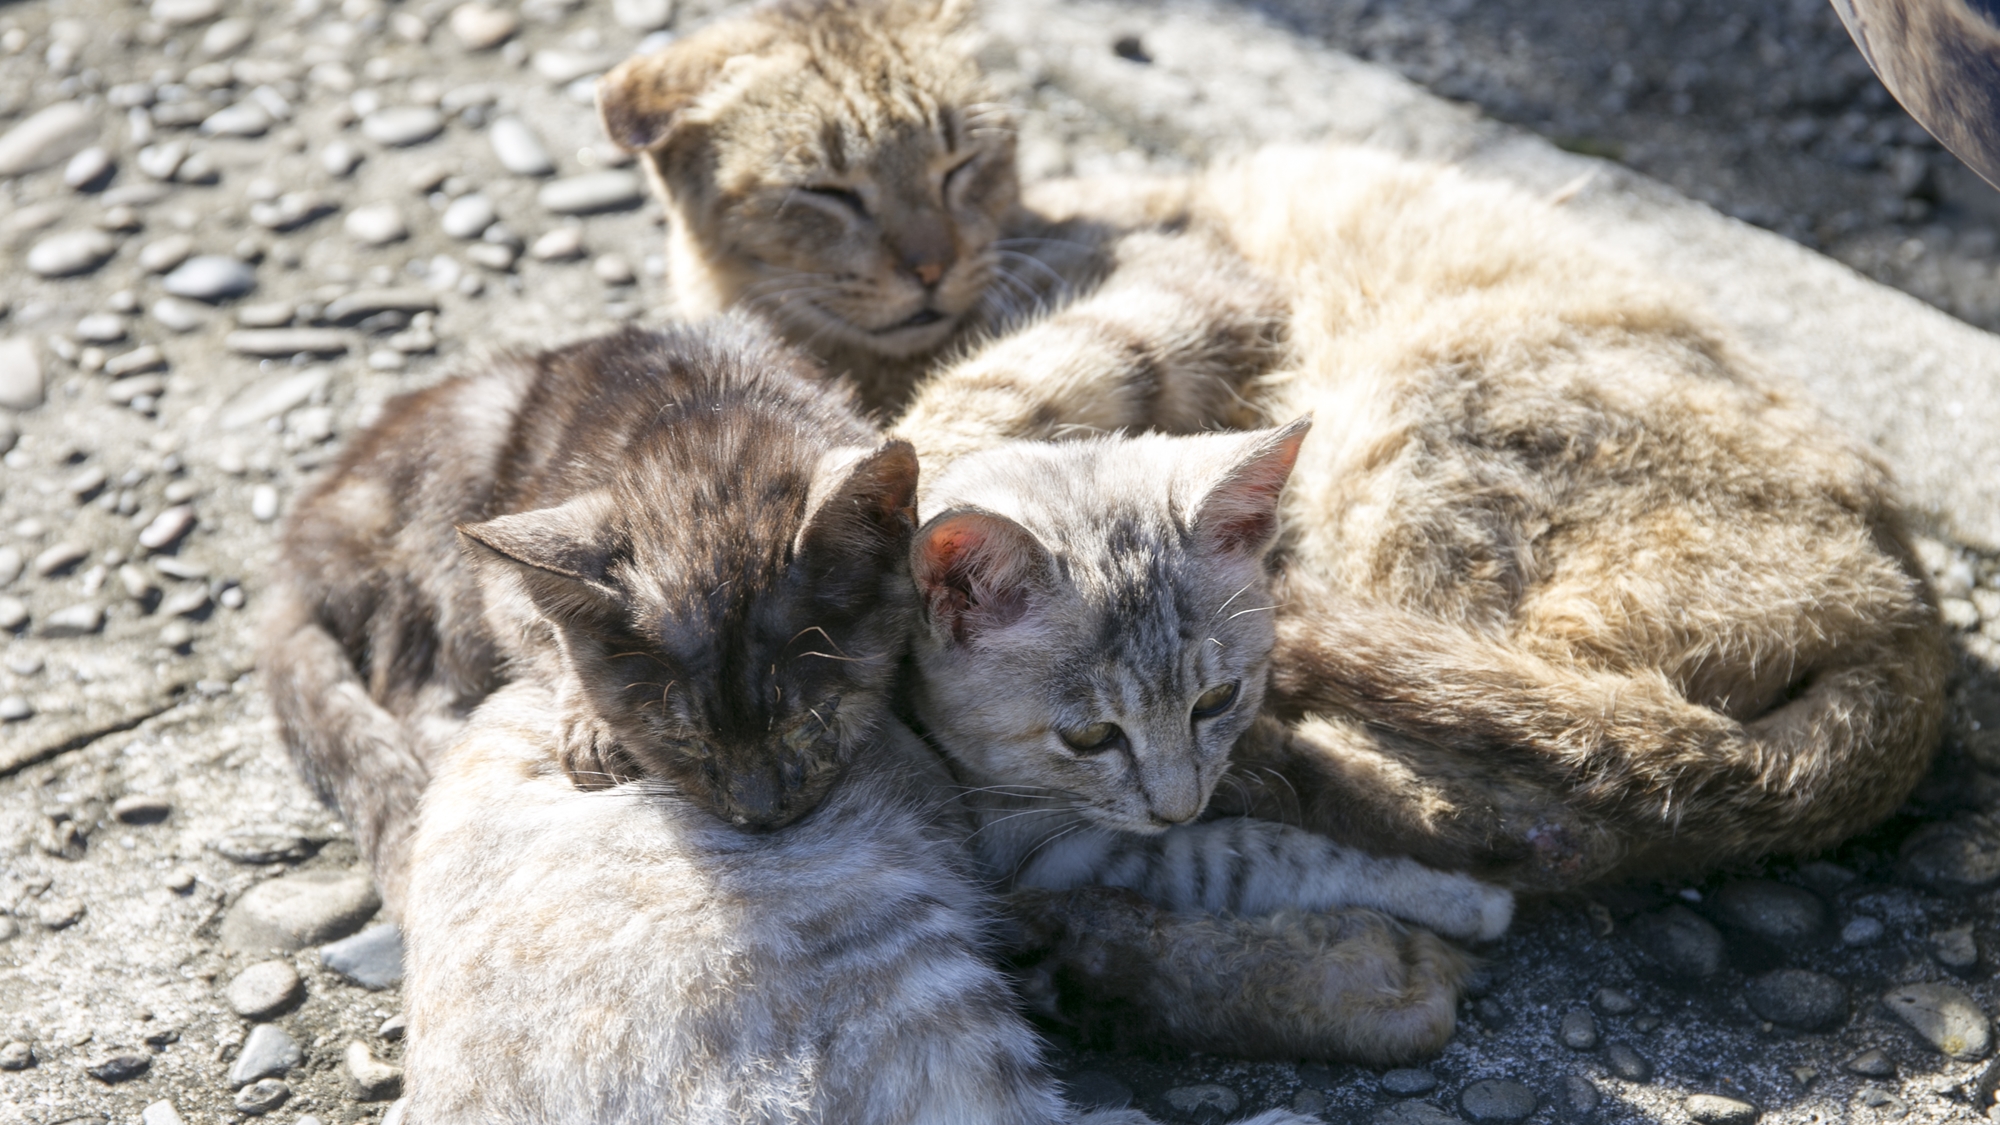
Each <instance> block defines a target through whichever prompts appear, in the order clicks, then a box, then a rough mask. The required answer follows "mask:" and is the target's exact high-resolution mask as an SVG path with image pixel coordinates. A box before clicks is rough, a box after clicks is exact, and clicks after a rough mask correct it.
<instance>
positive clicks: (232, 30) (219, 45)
mask: <svg viewBox="0 0 2000 1125" xmlns="http://www.w3.org/2000/svg"><path fill="white" fill-rule="evenodd" d="M256 34H257V25H256V24H254V23H251V22H250V21H249V20H246V19H241V18H230V19H226V20H217V21H216V22H215V23H213V24H210V25H209V28H208V30H207V31H205V32H203V33H202V36H201V53H202V54H204V55H207V56H208V57H209V58H212V59H213V58H221V57H222V56H224V55H233V54H235V53H236V52H237V51H240V50H242V49H243V45H244V44H246V43H248V42H250V39H251V37H252V36H254V35H256Z"/></svg>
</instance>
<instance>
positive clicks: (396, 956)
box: [319, 922, 403, 989]
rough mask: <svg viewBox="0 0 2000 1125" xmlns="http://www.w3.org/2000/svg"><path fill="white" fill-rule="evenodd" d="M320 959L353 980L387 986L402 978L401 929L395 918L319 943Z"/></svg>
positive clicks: (328, 966)
mask: <svg viewBox="0 0 2000 1125" xmlns="http://www.w3.org/2000/svg"><path fill="white" fill-rule="evenodd" d="M319 962H320V964H322V965H325V966H326V967H327V968H329V969H332V970H333V971H334V972H336V973H339V974H340V975H341V976H343V977H346V978H347V979H348V980H351V981H353V982H354V983H355V984H358V985H360V986H362V987H363V988H369V989H383V988H390V987H393V986H395V985H397V984H400V983H402V980H403V932H402V930H401V929H399V928H398V927H397V926H396V924H395V923H394V922H384V923H382V924H380V925H376V926H370V927H368V928H367V929H365V930H363V931H361V932H360V933H358V934H355V935H354V936H353V937H349V938H342V939H341V940H339V941H336V942H333V943H332V944H330V945H323V946H320V949H319Z"/></svg>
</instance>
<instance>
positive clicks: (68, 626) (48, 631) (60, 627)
mask: <svg viewBox="0 0 2000 1125" xmlns="http://www.w3.org/2000/svg"><path fill="white" fill-rule="evenodd" d="M102 628H104V609H103V607H102V606H96V605H91V604H90V603H88V602H85V603H82V604H80V605H72V606H65V607H63V608H62V609H59V610H56V611H55V612H54V613H51V614H49V615H48V616H47V617H44V618H42V627H41V630H40V632H41V635H42V636H44V637H87V636H90V635H91V634H92V633H95V632H97V631H98V630H99V629H102Z"/></svg>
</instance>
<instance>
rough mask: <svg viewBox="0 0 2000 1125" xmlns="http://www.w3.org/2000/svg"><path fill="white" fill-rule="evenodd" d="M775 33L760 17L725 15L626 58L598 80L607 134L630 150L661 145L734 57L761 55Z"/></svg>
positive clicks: (599, 104)
mask: <svg viewBox="0 0 2000 1125" xmlns="http://www.w3.org/2000/svg"><path fill="white" fill-rule="evenodd" d="M775 38H776V32H775V30H774V29H773V28H771V27H770V26H769V25H767V24H764V23H762V22H759V21H756V20H743V19H735V20H724V21H722V22H720V23H716V24H711V25H710V26H708V27H706V28H703V29H702V30H701V31H699V32H696V33H695V34H693V35H690V36H688V37H687V38H685V39H680V40H677V41H675V42H674V43H672V44H671V45H669V46H668V47H666V48H665V49H664V50H659V51H655V52H653V53H652V54H650V55H640V56H638V57H636V58H630V59H626V60H625V61H624V62H622V63H619V64H618V65H617V66H615V67H613V68H612V69H611V72H610V73H608V74H606V75H605V76H604V77H603V78H600V79H598V80H597V115H598V117H599V118H601V119H602V120H603V122H604V132H605V134H606V135H607V136H609V137H610V138H611V143H613V144H615V145H617V146H619V147H620V148H623V149H626V150H627V151H630V152H643V151H645V150H647V149H651V148H658V147H659V146H660V145H662V144H665V143H666V141H667V138H668V136H669V135H670V134H672V133H673V131H674V128H675V126H677V125H678V124H679V123H680V119H681V118H682V116H683V115H684V113H685V111H686V110H687V109H688V108H689V107H691V106H693V105H694V103H695V101H696V99H698V98H700V97H701V95H702V94H703V93H704V92H705V91H706V90H708V88H709V87H710V86H711V85H713V84H714V82H715V81H716V79H718V78H719V77H721V75H722V73H723V70H724V68H726V67H727V66H728V65H729V63H730V61H731V60H732V59H737V58H741V57H743V56H746V55H755V54H758V53H759V52H761V51H763V50H764V49H765V48H767V47H769V46H770V45H771V42H772V40H773V39H775Z"/></svg>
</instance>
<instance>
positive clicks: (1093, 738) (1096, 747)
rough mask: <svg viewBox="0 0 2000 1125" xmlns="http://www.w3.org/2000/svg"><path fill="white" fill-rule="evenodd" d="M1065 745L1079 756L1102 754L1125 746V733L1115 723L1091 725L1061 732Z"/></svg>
mask: <svg viewBox="0 0 2000 1125" xmlns="http://www.w3.org/2000/svg"><path fill="white" fill-rule="evenodd" d="M1062 740H1063V742H1064V744H1065V745H1067V746H1068V747H1069V748H1070V749H1072V750H1074V751H1076V752H1077V753H1079V754H1102V753H1105V752H1107V751H1111V750H1118V749H1122V748H1123V747H1124V746H1125V732H1124V731H1123V730H1120V729H1119V727H1118V724H1117V723H1092V724H1090V725H1089V726H1087V727H1079V728H1077V729H1076V730H1066V731H1063V732H1062Z"/></svg>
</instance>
